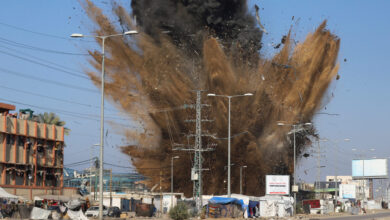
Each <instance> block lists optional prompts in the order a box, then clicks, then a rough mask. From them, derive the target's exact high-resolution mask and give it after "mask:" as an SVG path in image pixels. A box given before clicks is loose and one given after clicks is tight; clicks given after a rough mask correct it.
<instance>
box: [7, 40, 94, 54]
mask: <svg viewBox="0 0 390 220" xmlns="http://www.w3.org/2000/svg"><path fill="white" fill-rule="evenodd" d="M0 42H3V43H5V44H8V45H12V46H15V47H19V48H24V49H29V50H35V51H41V52H46V53H55V54H63V55H76V56H88V55H89V54H87V53H71V52H65V51H59V50H50V49H46V48H41V47H35V46H31V45H28V44H23V43H18V42H16V41H12V40H8V39H6V38H2V37H0Z"/></svg>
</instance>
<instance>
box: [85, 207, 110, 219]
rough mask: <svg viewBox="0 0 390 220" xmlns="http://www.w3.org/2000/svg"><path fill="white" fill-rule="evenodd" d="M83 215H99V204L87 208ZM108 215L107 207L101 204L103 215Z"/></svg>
mask: <svg viewBox="0 0 390 220" xmlns="http://www.w3.org/2000/svg"><path fill="white" fill-rule="evenodd" d="M85 215H86V216H87V217H98V216H99V206H92V207H91V208H89V209H88V210H87V211H86V212H85ZM107 215H108V209H107V207H106V206H103V216H107Z"/></svg>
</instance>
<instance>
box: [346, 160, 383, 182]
mask: <svg viewBox="0 0 390 220" xmlns="http://www.w3.org/2000/svg"><path fill="white" fill-rule="evenodd" d="M352 178H353V179H383V178H387V159H368V160H352Z"/></svg>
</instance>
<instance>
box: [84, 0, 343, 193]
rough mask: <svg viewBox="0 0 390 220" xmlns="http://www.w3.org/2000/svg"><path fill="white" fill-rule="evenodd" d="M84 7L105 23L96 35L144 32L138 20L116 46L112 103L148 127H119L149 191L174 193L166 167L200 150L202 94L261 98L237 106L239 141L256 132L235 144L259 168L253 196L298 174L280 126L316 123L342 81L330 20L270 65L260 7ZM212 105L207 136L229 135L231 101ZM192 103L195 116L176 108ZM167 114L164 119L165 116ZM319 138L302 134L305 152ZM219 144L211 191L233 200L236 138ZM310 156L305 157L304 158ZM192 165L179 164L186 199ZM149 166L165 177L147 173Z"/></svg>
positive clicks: (239, 158)
mask: <svg viewBox="0 0 390 220" xmlns="http://www.w3.org/2000/svg"><path fill="white" fill-rule="evenodd" d="M82 5H83V8H84V9H85V11H86V12H87V14H88V16H89V18H90V19H91V21H93V22H94V23H95V24H96V25H93V26H92V27H95V28H96V29H95V30H92V32H95V33H96V34H115V33H121V32H122V31H123V29H125V30H132V29H134V28H136V27H135V26H134V20H133V19H132V18H134V17H136V18H137V30H138V31H139V33H140V34H139V35H137V37H126V38H115V39H114V38H112V39H110V40H109V41H107V42H106V51H107V62H106V77H107V81H106V87H105V88H106V89H105V96H106V97H107V98H108V100H111V101H112V102H114V103H115V106H118V107H119V108H120V109H121V111H122V112H124V113H126V114H128V116H129V117H131V118H133V119H134V120H136V121H137V122H139V123H140V124H142V128H138V129H130V128H120V129H119V128H118V130H119V131H118V132H122V133H123V132H124V133H125V135H126V137H127V139H128V142H129V143H136V144H134V145H127V146H123V147H122V151H123V152H124V153H125V154H128V155H129V156H130V157H131V159H132V165H133V166H134V167H135V168H136V169H137V170H138V172H139V173H140V174H142V175H143V176H145V177H148V179H147V181H146V184H148V186H150V187H152V186H154V185H156V184H158V183H160V178H162V180H161V182H162V188H163V189H164V190H167V189H169V187H170V185H169V183H170V182H169V178H170V170H169V169H166V167H169V166H170V162H171V157H172V155H173V153H174V152H173V150H172V148H173V147H172V146H174V145H175V144H190V145H192V144H193V143H194V140H193V138H191V137H187V136H186V135H184V134H189V133H193V132H194V130H195V127H194V125H193V124H192V123H186V122H185V121H186V119H193V118H195V113H194V111H193V110H192V109H190V108H192V107H191V106H193V104H194V103H195V97H194V92H193V90H196V89H202V90H207V91H208V92H209V93H215V94H226V95H234V94H243V93H246V92H251V93H253V94H254V95H253V96H251V97H241V98H239V99H235V100H234V101H232V105H231V133H232V134H238V133H240V132H242V131H248V133H247V134H246V135H244V136H237V137H235V138H234V139H232V145H231V149H232V163H234V164H245V165H247V167H248V169H252V171H251V172H250V173H251V175H247V177H246V181H245V182H246V183H247V184H246V187H245V190H246V191H245V193H246V194H249V195H262V194H264V186H263V183H262V182H259V180H261V179H264V175H266V174H269V173H270V172H272V171H273V170H276V171H278V172H280V174H291V173H292V172H293V166H292V163H293V159H292V157H291V155H292V149H293V148H292V141H291V138H292V136H291V135H289V134H288V133H289V132H290V131H291V128H290V127H288V126H284V127H280V126H277V122H278V121H281V120H282V121H286V123H299V122H308V121H311V120H312V118H313V116H314V115H315V114H316V112H317V111H318V110H320V109H321V106H322V104H323V97H325V96H326V94H327V91H328V87H329V85H330V84H331V82H332V81H333V80H334V79H335V78H336V75H337V72H338V64H337V55H338V51H339V44H340V41H339V39H338V38H337V37H336V36H335V35H334V34H332V33H331V32H330V31H329V30H327V29H326V22H325V21H324V22H323V23H322V24H320V25H319V26H318V27H317V29H316V30H315V31H314V32H313V33H310V34H308V35H307V37H306V39H305V40H304V41H301V42H300V43H299V44H298V45H296V46H295V45H294V43H293V42H294V41H293V39H292V37H291V35H290V34H287V35H286V36H285V37H283V38H282V42H284V43H283V45H281V46H280V50H279V51H278V52H277V53H276V54H275V56H274V57H269V58H268V56H262V54H261V53H262V51H261V45H262V42H261V41H262V35H263V32H264V33H266V31H265V29H264V27H263V26H262V25H261V23H260V17H259V13H258V6H255V8H256V15H255V16H253V15H252V14H250V12H249V10H248V8H247V1H245V0H240V1H225V0H209V1H177V0H132V1H131V6H132V9H131V13H132V14H129V13H130V12H128V11H126V9H125V8H126V7H125V6H124V7H122V6H120V5H118V4H113V6H112V7H113V10H111V11H112V12H113V14H108V15H105V14H103V10H102V9H100V8H98V7H96V6H95V5H94V3H92V1H88V0H85V2H82ZM104 11H106V10H104ZM110 18H112V19H113V20H110ZM119 18H120V19H119ZM113 21H115V22H113ZM116 21H120V25H117V22H116ZM257 26H260V28H261V30H260V29H259V28H257ZM162 31H164V33H162ZM99 51H100V50H98V49H96V48H91V50H90V51H89V52H90V54H91V58H90V60H89V61H90V64H91V66H92V67H94V68H95V71H87V72H86V73H87V75H88V76H89V77H90V78H91V80H92V82H93V83H94V84H95V85H96V86H99V85H100V73H99V72H100V68H101V56H100V52H99ZM194 51H196V53H194ZM318 51H322V52H321V53H318ZM273 63H277V64H278V63H280V64H288V65H289V66H291V68H278V67H277V66H275V65H273ZM263 73H266V78H265V77H264V75H263ZM287 78H290V79H294V80H286V79H287ZM265 79H266V81H264V80H265ZM263 81H264V82H266V83H262V82H263ZM308 82H310V83H308ZM155 88H158V89H155ZM125 94H126V95H125ZM127 94H133V95H127ZM202 100H203V101H205V102H207V105H208V106H209V107H207V108H204V110H203V111H204V112H202V115H203V116H207V117H205V118H213V119H214V121H213V122H212V123H205V124H204V125H203V124H202V131H208V132H209V133H210V134H216V135H215V136H219V137H224V136H225V135H224V134H226V133H227V124H228V113H227V109H228V106H227V105H228V103H227V101H226V100H225V99H217V98H214V99H211V98H208V97H207V96H206V95H205V94H204V97H202ZM282 103H283V104H282ZM185 104H186V107H185V108H184V107H183V108H176V107H177V106H183V105H185ZM156 109H157V110H156ZM161 109H163V110H164V111H158V110H161ZM119 127H120V126H119ZM150 134H152V135H150ZM312 135H316V131H315V128H314V127H313V126H311V127H310V128H309V129H307V130H306V131H305V132H299V135H297V137H296V144H297V145H296V146H297V152H302V153H303V152H304V150H305V148H306V147H307V146H308V145H310V144H311V142H310V138H311V136H312ZM207 141H208V140H207V138H202V144H203V146H207V144H208V143H207ZM215 141H216V142H217V143H218V145H217V146H216V147H215V150H214V151H211V152H207V153H204V154H202V156H203V157H204V158H203V160H204V164H207V168H209V169H210V170H209V171H207V172H204V174H202V175H203V177H204V178H203V182H204V185H207V186H208V187H205V188H204V193H206V194H225V193H226V191H225V190H224V187H221V183H223V181H224V180H225V179H226V172H224V171H223V169H224V166H225V165H226V164H227V157H226V155H227V149H226V140H225V141H224V140H215ZM175 153H177V152H175ZM302 156H303V155H302V154H301V153H298V160H299V158H302ZM191 160H192V157H191V156H190V155H189V154H187V153H183V154H182V155H180V158H179V159H178V160H177V163H179V164H180V166H177V167H175V170H174V172H175V173H174V175H175V185H174V187H175V189H176V190H177V191H181V192H184V193H185V194H186V196H192V192H193V189H192V184H188V182H189V177H190V172H191V167H192V164H191ZM279 161H282V163H279ZM148 167H161V169H145V168H148ZM160 172H161V173H162V175H160ZM231 181H232V182H231V183H232V186H233V187H232V192H233V193H235V192H238V191H239V184H238V183H239V181H240V179H239V169H236V168H233V169H232V180H231Z"/></svg>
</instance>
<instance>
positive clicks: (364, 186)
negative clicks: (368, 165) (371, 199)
mask: <svg viewBox="0 0 390 220" xmlns="http://www.w3.org/2000/svg"><path fill="white" fill-rule="evenodd" d="M365 200H366V179H365V177H364V158H363V204H362V206H363V207H362V208H364V201H365Z"/></svg>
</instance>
